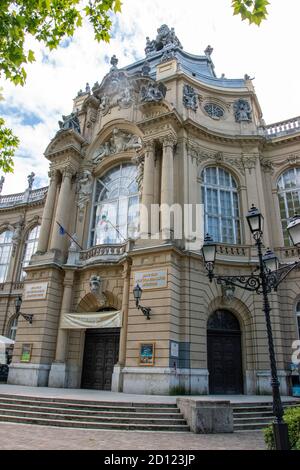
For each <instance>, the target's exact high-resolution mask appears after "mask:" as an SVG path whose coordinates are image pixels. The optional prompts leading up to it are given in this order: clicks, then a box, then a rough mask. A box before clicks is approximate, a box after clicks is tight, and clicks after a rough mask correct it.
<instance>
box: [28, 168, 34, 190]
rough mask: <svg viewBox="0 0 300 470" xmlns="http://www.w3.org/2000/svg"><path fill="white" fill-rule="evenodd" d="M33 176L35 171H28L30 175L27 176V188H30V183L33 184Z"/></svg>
mask: <svg viewBox="0 0 300 470" xmlns="http://www.w3.org/2000/svg"><path fill="white" fill-rule="evenodd" d="M34 177H35V173H33V171H32V172H31V173H30V175H28V176H27V180H28V188H29V189H32V185H33V182H34Z"/></svg>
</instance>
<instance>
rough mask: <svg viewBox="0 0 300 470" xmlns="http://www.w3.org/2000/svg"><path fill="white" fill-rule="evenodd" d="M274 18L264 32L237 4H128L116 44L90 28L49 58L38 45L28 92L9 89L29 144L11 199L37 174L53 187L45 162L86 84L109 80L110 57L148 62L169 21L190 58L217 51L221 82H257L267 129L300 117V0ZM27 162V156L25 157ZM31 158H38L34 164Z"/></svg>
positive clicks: (130, 0) (207, 0)
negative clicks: (32, 119)
mask: <svg viewBox="0 0 300 470" xmlns="http://www.w3.org/2000/svg"><path fill="white" fill-rule="evenodd" d="M269 9H270V14H269V18H268V20H267V21H266V22H264V23H263V24H262V25H261V26H260V27H259V28H257V27H256V26H249V25H248V23H246V22H242V21H241V19H240V18H239V17H233V16H232V10H231V0H227V1H224V0H190V1H189V2H185V3H184V2H182V1H181V0H163V1H162V0H142V1H141V0H123V10H122V14H121V15H118V17H117V22H116V23H115V27H114V28H113V31H114V33H115V34H114V37H113V39H112V40H111V42H110V44H105V43H100V44H99V43H97V42H96V41H95V40H94V39H93V32H92V29H91V27H90V26H89V25H88V24H87V25H86V26H85V27H84V28H82V29H81V30H79V31H78V32H77V33H76V34H75V36H74V38H73V40H72V41H71V42H70V44H69V46H68V47H61V48H59V49H58V50H56V51H52V52H50V53H49V52H48V51H47V50H46V49H45V48H43V47H42V46H41V45H40V44H39V43H37V42H35V41H33V40H32V39H31V40H30V42H28V45H29V46H30V47H32V48H33V49H34V50H35V53H36V58H37V61H36V62H35V63H34V64H31V65H30V66H28V68H27V72H28V79H27V83H26V85H25V86H24V87H15V86H14V85H12V84H11V83H8V82H5V83H4V96H5V99H6V104H7V105H8V106H9V108H8V109H10V107H13V108H14V109H18V113H13V114H12V113H11V112H9V113H8V116H5V118H6V120H7V124H8V125H9V126H10V127H12V128H13V130H14V132H15V133H16V134H17V135H18V136H19V137H20V139H21V146H20V149H19V150H18V152H17V156H16V158H15V172H14V175H6V182H5V185H4V191H3V193H4V194H5V193H11V192H19V191H23V190H24V189H25V187H26V184H27V180H26V176H27V174H29V173H30V172H31V171H34V172H35V173H36V175H37V176H38V177H39V178H41V179H40V180H39V184H41V181H42V182H43V183H42V184H47V170H48V162H47V160H46V159H45V158H44V157H43V152H44V150H45V148H46V147H47V145H48V143H49V141H50V139H51V137H52V136H53V135H54V133H55V131H56V130H57V128H58V125H57V121H58V120H59V119H60V117H61V115H62V114H68V113H69V112H70V111H71V109H72V99H73V98H74V96H75V95H76V94H77V91H78V90H79V89H80V88H84V87H85V84H86V82H89V83H90V85H93V84H94V82H95V81H96V80H98V81H101V80H102V78H103V76H104V75H105V74H106V73H107V71H108V69H109V65H108V64H107V57H111V56H112V55H113V54H116V55H117V57H118V58H119V66H120V67H122V66H124V65H127V64H130V63H131V62H134V60H135V59H136V58H137V57H140V58H141V57H143V55H144V47H145V37H146V36H150V38H154V37H155V36H156V29H157V28H158V27H159V26H160V25H161V24H162V23H167V24H168V25H169V26H174V27H175V30H176V34H177V36H178V37H179V39H180V41H181V42H182V44H183V46H184V49H185V50H186V51H187V52H191V53H194V54H203V51H204V49H205V48H206V46H207V45H208V44H211V45H212V46H213V47H214V52H213V56H212V57H213V61H214V63H215V66H216V72H217V74H218V75H219V76H220V75H221V73H223V72H224V73H225V74H226V76H227V77H230V78H240V77H243V76H244V74H245V73H248V74H249V75H251V76H255V81H254V85H255V88H256V92H257V94H258V98H259V101H260V103H261V107H262V110H263V113H264V118H265V120H266V122H267V123H271V122H275V121H278V120H283V119H287V118H290V117H294V116H296V115H299V114H300V113H299V109H300V94H299V93H298V76H299V69H300V65H299V62H298V60H297V55H296V52H297V49H296V45H297V39H296V32H297V31H298V20H299V17H300V2H299V0H289V5H288V7H287V6H286V5H285V6H283V2H282V0H272V1H271V6H270V8H269ZM28 114H32V115H34V116H36V118H37V119H38V121H37V123H36V124H33V125H25V124H24V115H28ZM24 157H26V158H24ZM28 157H30V158H28Z"/></svg>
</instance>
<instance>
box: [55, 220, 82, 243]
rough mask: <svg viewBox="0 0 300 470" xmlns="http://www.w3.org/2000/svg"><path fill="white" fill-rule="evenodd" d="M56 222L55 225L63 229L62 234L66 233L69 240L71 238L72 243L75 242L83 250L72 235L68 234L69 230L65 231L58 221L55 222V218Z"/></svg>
mask: <svg viewBox="0 0 300 470" xmlns="http://www.w3.org/2000/svg"><path fill="white" fill-rule="evenodd" d="M56 223H57V225H58V226H59V227H60V228H61V229H62V230H63V232H64V233H63V234H62V235H64V234H66V235H68V237H69V238H71V240H72V241H73V242H74V243H76V245H77V246H79V248H80V249H81V250H83V248H82V246H80V245H79V243H78V242H77V241H76V240H75V239H74V238H73V237H72V235H70V234H69V232H67V231H66V229H64V228H63V226H62V225H60V223H59V222H57V220H56Z"/></svg>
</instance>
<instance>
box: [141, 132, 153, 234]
mask: <svg viewBox="0 0 300 470" xmlns="http://www.w3.org/2000/svg"><path fill="white" fill-rule="evenodd" d="M144 148H145V160H144V178H143V192H142V210H141V221H140V224H141V229H140V232H141V236H142V237H145V236H148V235H149V234H151V233H152V231H151V205H152V204H153V203H154V171H155V161H154V160H155V142H154V141H153V140H151V141H147V142H146V143H145V146H144Z"/></svg>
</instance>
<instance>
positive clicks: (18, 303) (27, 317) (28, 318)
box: [15, 295, 33, 325]
mask: <svg viewBox="0 0 300 470" xmlns="http://www.w3.org/2000/svg"><path fill="white" fill-rule="evenodd" d="M21 305H22V297H21V296H20V295H19V296H18V297H17V298H16V300H15V307H16V316H17V317H19V316H20V315H21V317H23V318H24V320H26V321H28V322H29V323H30V325H32V320H33V315H32V314H27V313H22V312H20V309H21Z"/></svg>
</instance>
